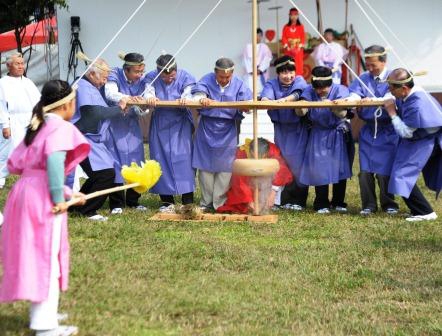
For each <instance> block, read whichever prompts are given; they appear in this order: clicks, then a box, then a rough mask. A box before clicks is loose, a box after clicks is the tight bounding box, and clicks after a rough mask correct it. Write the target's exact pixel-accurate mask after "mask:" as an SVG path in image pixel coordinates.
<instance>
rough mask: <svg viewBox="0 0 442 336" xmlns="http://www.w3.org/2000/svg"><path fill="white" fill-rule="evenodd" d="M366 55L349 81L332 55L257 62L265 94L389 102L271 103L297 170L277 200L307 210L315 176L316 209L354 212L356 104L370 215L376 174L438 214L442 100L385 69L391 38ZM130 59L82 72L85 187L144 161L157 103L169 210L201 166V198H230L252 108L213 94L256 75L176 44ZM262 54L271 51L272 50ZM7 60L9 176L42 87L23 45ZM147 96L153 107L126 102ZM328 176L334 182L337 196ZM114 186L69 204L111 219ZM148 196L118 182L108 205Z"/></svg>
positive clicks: (388, 190) (243, 91)
mask: <svg viewBox="0 0 442 336" xmlns="http://www.w3.org/2000/svg"><path fill="white" fill-rule="evenodd" d="M246 52H247V51H246ZM364 56H365V64H366V67H367V72H365V73H363V74H362V75H361V76H360V77H359V79H355V80H354V81H353V82H352V83H351V85H350V86H349V87H348V88H347V87H346V86H343V85H341V84H338V83H336V76H335V75H334V72H333V71H332V69H331V67H332V65H329V64H326V63H325V64H324V65H320V66H317V67H315V68H314V69H313V71H312V75H313V76H312V80H311V83H310V84H308V83H307V82H306V81H305V80H304V78H303V77H302V76H299V75H296V64H295V61H294V59H293V58H292V57H290V56H282V57H280V58H279V59H277V60H276V61H275V62H274V66H275V70H276V73H277V76H276V78H273V79H270V80H268V78H267V75H266V70H267V68H268V65H267V64H266V65H265V70H264V68H262V69H258V70H259V71H261V73H260V75H261V79H262V83H261V84H262V91H261V94H260V99H262V100H275V101H280V102H290V101H292V102H294V101H297V100H307V101H337V102H339V101H356V100H360V99H363V100H379V99H381V100H383V101H385V105H384V107H379V108H377V107H364V108H360V109H358V110H355V109H349V110H347V109H342V108H339V106H338V105H336V108H310V109H290V108H280V109H272V110H269V111H268V114H269V116H270V118H271V120H272V123H273V125H274V132H275V137H274V142H275V145H276V146H275V147H271V148H272V151H273V153H275V151H277V152H278V153H280V154H281V156H282V158H283V160H284V162H285V163H286V164H287V166H288V168H289V169H288V170H287V171H289V174H291V176H290V177H287V178H278V180H279V181H284V182H280V183H276V182H275V183H274V184H273V185H272V191H273V193H272V195H271V197H272V198H271V199H272V201H273V200H274V199H279V200H280V202H276V203H277V206H276V207H274V209H277V208H278V207H279V206H281V207H284V208H286V209H290V210H293V211H302V210H304V209H305V208H306V201H307V196H308V190H309V186H314V187H315V194H316V196H315V200H314V204H313V207H314V209H315V210H316V211H317V212H318V213H321V214H326V213H330V212H332V211H336V212H340V213H345V212H347V204H346V203H345V193H346V182H347V179H348V178H350V177H351V176H352V165H353V158H354V143H353V138H352V134H351V127H350V123H349V119H351V118H352V117H353V115H354V114H355V113H357V114H358V115H359V117H360V118H361V119H362V120H363V121H364V122H365V125H364V126H363V128H362V130H361V133H360V136H359V158H360V170H361V171H360V173H359V185H360V194H361V203H362V205H361V212H360V213H361V215H370V214H372V213H374V212H376V211H377V210H378V203H377V197H376V188H375V181H376V180H377V183H378V185H379V198H380V208H381V210H382V211H385V212H386V213H388V214H390V215H395V214H397V213H398V203H397V202H396V201H395V198H394V195H400V196H402V197H403V199H404V201H405V203H406V204H407V206H408V208H409V210H410V213H411V214H410V217H408V218H407V220H410V221H418V220H433V219H436V218H437V215H436V213H435V212H434V211H433V209H432V207H431V205H430V204H429V202H428V201H427V200H426V199H425V197H424V196H423V194H422V193H421V191H420V189H419V187H418V186H417V184H416V182H417V179H418V176H419V174H420V172H421V171H423V173H424V177H425V182H426V184H427V186H428V187H429V188H430V189H432V190H435V191H436V192H439V191H440V190H441V188H442V152H441V148H442V112H441V107H440V105H439V103H438V102H437V101H436V100H434V99H433V98H432V97H430V96H429V95H428V94H427V93H426V92H424V91H423V90H422V89H420V88H419V87H417V86H415V85H414V81H413V76H412V74H411V73H409V72H408V71H407V70H405V69H395V70H393V71H390V70H388V69H387V67H386V62H387V54H386V51H385V49H384V48H383V47H381V46H377V45H374V46H371V47H369V48H367V49H366V50H365V55H364ZM121 59H122V61H123V65H122V67H117V68H113V69H112V68H110V67H109V66H108V64H107V63H106V61H105V60H103V59H99V60H98V61H96V62H95V63H94V64H92V66H91V67H90V68H89V70H88V71H87V73H86V74H85V76H84V77H83V78H81V79H80V80H79V81H78V84H77V85H78V86H77V96H76V97H77V98H76V112H75V115H74V117H73V118H72V123H73V124H75V125H76V126H77V127H78V129H79V130H80V131H81V132H82V133H83V134H84V135H85V136H86V138H87V139H88V141H89V143H90V144H91V152H90V154H89V156H88V158H87V159H86V160H84V161H83V162H81V164H80V166H81V168H82V170H83V171H84V173H85V174H86V175H87V177H88V179H87V180H86V181H85V183H83V185H82V186H81V189H80V191H81V192H83V193H86V194H87V193H91V192H94V191H97V190H101V189H106V188H109V187H113V186H116V185H119V184H122V183H123V179H122V177H121V174H120V170H121V167H122V166H123V165H130V164H131V163H132V162H136V163H140V162H142V161H144V159H145V157H144V156H145V154H144V146H143V136H142V132H141V129H140V124H139V118H140V117H141V116H143V115H144V114H146V113H151V124H150V132H149V153H150V158H151V159H153V160H156V161H158V162H159V163H160V165H161V169H162V172H163V174H162V176H161V178H160V181H159V182H158V184H157V185H155V186H154V187H153V188H152V190H151V193H154V194H158V195H159V197H160V199H161V207H160V211H162V212H172V211H173V210H174V204H175V199H174V196H177V195H179V196H181V202H182V204H184V205H186V204H192V203H194V191H195V187H196V186H195V179H196V173H197V175H198V181H199V187H200V190H201V202H200V206H201V208H202V210H204V211H216V210H217V209H223V208H222V207H223V205H224V204H225V203H226V201H227V203H228V204H231V202H230V203H229V202H228V200H227V198H228V195H229V194H230V195H232V194H235V193H232V192H230V193H229V189H230V188H231V187H232V183H231V181H234V179H232V164H233V161H234V159H235V157H236V155H237V146H238V132H239V129H240V128H239V127H238V125H239V124H240V121H241V119H242V118H243V113H248V111H247V110H237V109H233V108H212V107H211V106H210V105H211V104H212V102H213V101H222V102H230V101H232V102H233V101H248V100H251V98H252V93H251V91H250V89H249V88H248V85H247V83H245V82H244V81H243V80H241V79H240V78H239V77H237V76H235V75H234V70H235V65H234V63H233V61H232V60H230V59H228V58H220V59H218V60H217V61H216V63H215V67H214V71H213V72H210V73H208V74H207V75H205V76H203V77H202V78H201V79H200V80H198V81H197V80H196V79H195V78H194V77H193V76H192V75H191V74H189V73H188V72H187V71H185V70H183V69H180V68H178V66H177V62H176V60H175V59H174V58H173V57H172V56H171V55H161V56H160V57H158V59H157V60H156V69H154V70H153V71H150V72H147V73H145V64H144V57H143V56H142V55H141V54H139V53H128V54H126V55H121ZM263 59H265V62H266V63H267V61H268V57H267V56H266V55H263ZM7 66H8V71H9V73H8V75H7V76H5V77H4V78H2V79H0V101H1V102H2V104H1V123H2V126H3V142H2V144H1V145H2V146H3V147H2V152H1V154H3V159H2V162H1V164H2V169H1V171H2V174H3V175H2V176H0V177H3V178H4V177H5V176H6V172H5V170H4V169H3V168H4V166H5V158H6V157H7V155H8V153H9V152H10V150H11V149H12V148H13V147H14V146H15V145H16V144H17V143H18V142H20V141H21V140H22V138H23V134H24V131H25V130H26V127H27V125H28V124H29V120H27V121H25V120H22V119H23V118H22V117H23V116H22V114H23V115H24V114H25V113H28V116H29V119H30V113H31V111H32V106H33V105H34V104H35V102H36V101H38V98H39V94H38V90H36V88H35V85H33V84H31V83H32V82H31V81H30V80H28V79H27V78H26V77H24V76H23V72H24V64H23V58H22V56H21V55H19V54H15V55H12V56H10V57H9V58H8V61H7ZM144 100H147V105H148V106H149V107H148V110H142V109H140V108H139V107H138V106H133V105H131V104H129V105H128V103H129V102H132V103H133V102H135V103H136V102H140V101H144ZM160 100H167V101H179V102H180V107H157V106H156V103H157V102H158V101H160ZM188 101H196V102H199V103H200V104H201V108H199V109H197V111H196V112H195V111H192V110H191V109H189V108H187V107H186V103H187V102H188ZM25 105H26V106H25ZM19 120H21V122H20V121H19ZM267 147H269V146H268V145H267ZM77 173H78V170H77ZM292 177H293V178H292ZM74 180H75V176H69V177H68V179H67V182H66V183H67V184H72V183H73V181H74ZM287 183H288V184H287ZM284 184H285V185H284ZM0 185H1V180H0ZM329 185H332V195H333V196H332V198H331V199H329ZM233 187H234V186H233ZM275 194H276V195H277V197H275ZM234 196H235V198H238V195H234ZM106 197H107V196H102V197H97V198H95V199H93V200H90V201H88V202H87V203H86V204H85V205H82V206H77V207H73V208H72V211H75V212H77V213H79V214H81V215H83V216H87V217H88V218H90V219H91V220H106V219H107V218H106V217H105V216H102V215H100V214H98V213H97V210H98V209H100V208H101V207H102V206H103V204H104V203H105V201H106ZM139 198H140V195H139V194H138V193H137V192H135V191H133V190H128V191H127V192H126V193H124V192H120V193H114V194H111V196H109V206H110V212H111V214H113V215H118V214H122V213H123V212H124V208H125V207H133V208H135V209H137V210H139V211H144V210H146V207H145V206H143V205H141V204H139ZM240 198H241V197H239V199H240ZM250 207H252V204H250ZM246 208H247V207H246ZM224 209H225V208H224ZM242 209H244V208H242Z"/></svg>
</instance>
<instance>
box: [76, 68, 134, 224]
mask: <svg viewBox="0 0 442 336" xmlns="http://www.w3.org/2000/svg"><path fill="white" fill-rule="evenodd" d="M110 70H111V69H110V68H109V67H108V65H107V64H106V62H104V61H103V60H98V61H96V63H95V64H94V65H93V66H92V67H91V68H90V69H89V71H88V72H87V73H86V75H85V76H84V77H83V78H82V79H80V80H79V81H78V88H77V95H76V111H75V114H74V116H73V118H72V120H71V122H72V123H74V124H75V126H77V127H78V129H79V130H80V131H81V132H82V133H83V134H84V135H85V137H86V139H87V140H88V141H89V143H90V145H91V151H90V153H89V155H88V157H87V158H86V159H85V160H84V161H83V162H81V163H80V166H81V168H82V169H83V170H84V172H85V173H86V174H87V176H88V179H87V180H86V181H85V183H84V184H83V185H82V187H81V189H80V192H82V193H84V194H90V193H92V192H95V191H99V190H102V189H107V188H112V187H113V186H114V179H115V160H114V158H113V156H112V153H111V152H110V151H109V150H108V148H107V147H106V144H105V139H107V138H108V137H109V125H110V121H111V120H112V118H116V117H119V116H120V115H122V114H124V111H123V109H125V107H126V102H125V101H121V102H120V103H119V104H118V105H117V106H112V107H109V106H108V105H107V103H106V102H105V100H104V98H103V96H102V95H101V93H100V88H101V87H102V86H103V85H104V84H105V83H106V80H107V77H108V75H109V72H110ZM106 198H107V195H104V196H99V197H95V198H93V199H90V200H88V201H87V203H86V204H85V205H82V206H76V207H72V208H71V209H72V211H75V212H78V213H80V214H81V215H84V216H87V217H89V219H91V220H98V221H103V220H106V219H107V218H106V217H104V216H102V215H99V214H97V210H98V209H100V208H101V207H102V206H103V204H104V202H105V201H106Z"/></svg>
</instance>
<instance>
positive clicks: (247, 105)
mask: <svg viewBox="0 0 442 336" xmlns="http://www.w3.org/2000/svg"><path fill="white" fill-rule="evenodd" d="M127 105H138V106H142V107H147V106H148V105H147V103H146V101H141V102H138V103H134V102H131V103H127ZM383 105H384V101H361V100H359V101H343V102H342V101H340V102H337V103H333V102H327V101H325V102H323V101H320V102H319V101H315V102H308V101H305V100H302V101H296V102H284V103H283V102H277V101H271V100H266V101H256V102H253V101H232V102H217V101H214V102H212V103H211V104H210V105H209V106H203V105H202V104H200V103H199V102H193V101H188V102H186V105H184V107H188V108H197V109H201V108H217V107H224V108H226V107H227V108H228V107H230V108H235V109H249V110H252V109H254V108H256V109H259V110H272V109H280V108H302V107H306V108H309V107H324V108H325V107H328V108H330V107H342V108H351V107H365V106H383ZM155 107H181V108H182V107H183V105H181V104H180V103H179V102H178V101H166V100H164V101H158V102H156V105H155Z"/></svg>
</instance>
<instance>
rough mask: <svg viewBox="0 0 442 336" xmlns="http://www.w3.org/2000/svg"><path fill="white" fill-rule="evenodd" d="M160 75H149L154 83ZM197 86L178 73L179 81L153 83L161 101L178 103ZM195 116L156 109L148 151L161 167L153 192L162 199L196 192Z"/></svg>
mask: <svg viewBox="0 0 442 336" xmlns="http://www.w3.org/2000/svg"><path fill="white" fill-rule="evenodd" d="M157 75H158V71H157V70H155V71H152V72H150V73H148V74H147V75H146V81H147V82H148V83H149V82H152V80H153V79H154V78H155V77H156V76H157ZM194 84H195V78H194V77H193V76H192V75H190V74H189V73H188V72H186V71H184V70H178V71H177V75H176V79H175V80H174V81H173V82H172V83H171V84H169V85H166V84H165V83H164V82H163V81H162V80H161V79H160V78H158V79H157V80H156V81H155V82H154V83H153V87H154V88H155V95H156V97H157V98H158V99H160V100H177V99H179V98H180V97H181V95H182V93H183V91H184V89H185V88H186V87H188V86H193V85H194ZM192 133H193V119H192V113H191V111H190V110H189V109H186V108H169V107H161V108H155V111H154V112H153V114H152V119H151V124H150V132H149V148H150V157H151V159H153V160H156V161H158V162H159V163H160V166H161V171H162V175H161V177H160V180H159V181H158V182H157V184H155V186H154V187H153V188H152V189H151V190H150V192H152V193H155V194H160V195H181V194H185V193H189V192H193V191H194V190H195V171H194V169H193V168H192V147H193V144H192Z"/></svg>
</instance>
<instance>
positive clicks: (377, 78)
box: [349, 45, 399, 216]
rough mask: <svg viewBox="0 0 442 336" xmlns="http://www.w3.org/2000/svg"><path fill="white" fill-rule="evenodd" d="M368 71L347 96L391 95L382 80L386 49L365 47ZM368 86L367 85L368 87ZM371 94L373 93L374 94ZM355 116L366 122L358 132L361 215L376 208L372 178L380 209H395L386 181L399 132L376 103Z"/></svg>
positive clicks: (369, 213)
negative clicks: (377, 187)
mask: <svg viewBox="0 0 442 336" xmlns="http://www.w3.org/2000/svg"><path fill="white" fill-rule="evenodd" d="M364 56H365V65H366V67H367V70H368V71H367V72H364V73H363V74H362V75H361V76H360V80H361V81H362V82H363V83H364V84H365V86H366V87H365V86H363V85H362V83H361V82H360V81H359V80H357V79H355V80H354V81H353V82H352V83H351V84H350V86H349V89H350V93H351V94H350V98H349V100H360V99H361V98H362V99H364V100H376V99H382V100H383V99H385V98H388V97H392V96H391V93H390V92H389V91H388V84H387V83H386V82H385V80H386V79H387V77H388V75H389V73H390V71H389V70H388V69H387V67H386V62H387V53H386V51H385V49H384V47H381V46H378V45H373V46H370V47H368V48H367V49H365V55H364ZM367 87H368V88H369V89H370V90H368V89H367ZM373 94H374V96H373ZM358 116H359V118H361V119H362V120H363V121H365V125H364V126H363V127H362V129H361V132H360V133H359V161H360V167H361V168H360V169H361V171H360V173H359V186H360V193H361V201H362V210H361V212H360V213H361V215H363V216H367V215H371V214H372V213H374V212H376V211H377V209H378V206H377V200H376V187H375V178H376V179H377V181H378V185H379V198H380V205H381V209H382V210H383V211H385V212H386V213H387V214H390V215H394V214H396V213H397V212H398V204H397V203H396V202H395V201H394V195H392V194H390V193H388V181H389V179H390V172H391V167H392V165H393V159H394V155H395V153H396V149H397V144H398V142H399V136H398V135H397V134H396V132H395V131H394V128H393V125H392V123H391V120H390V118H389V117H388V114H387V111H385V109H382V108H377V107H363V108H361V109H359V110H358Z"/></svg>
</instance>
